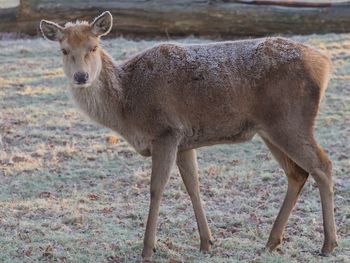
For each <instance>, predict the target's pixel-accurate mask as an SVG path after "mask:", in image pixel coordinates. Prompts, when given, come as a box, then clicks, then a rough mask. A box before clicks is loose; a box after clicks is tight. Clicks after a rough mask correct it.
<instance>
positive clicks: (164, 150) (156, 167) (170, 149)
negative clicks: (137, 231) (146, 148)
mask: <svg viewBox="0 0 350 263" xmlns="http://www.w3.org/2000/svg"><path fill="white" fill-rule="evenodd" d="M178 141H179V139H178V138H177V137H176V135H173V134H168V135H166V136H164V137H162V138H159V139H157V140H156V141H154V142H153V144H152V174H151V203H150V209H149V213H148V219H147V225H146V233H145V238H144V242H143V251H142V257H144V258H150V257H151V256H152V255H153V252H154V250H155V239H156V230H157V221H158V214H159V206H160V202H161V199H162V195H163V191H164V187H165V184H166V183H167V181H168V179H169V176H170V171H171V168H172V166H173V165H174V162H175V159H176V153H177V145H178Z"/></svg>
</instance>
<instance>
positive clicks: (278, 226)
mask: <svg viewBox="0 0 350 263" xmlns="http://www.w3.org/2000/svg"><path fill="white" fill-rule="evenodd" d="M263 140H264V142H265V144H266V145H267V147H268V148H269V149H270V151H271V153H272V155H273V156H274V157H275V159H276V161H277V162H278V163H279V164H280V166H281V167H282V168H283V170H284V172H285V173H286V175H287V177H288V190H287V194H286V196H285V199H284V201H283V204H282V207H281V209H280V211H279V213H278V216H277V218H276V220H275V223H274V224H273V227H272V230H271V232H270V236H269V239H268V241H267V244H266V247H267V248H268V249H269V250H270V251H272V250H274V249H275V248H277V247H278V246H279V245H280V244H281V242H282V239H283V232H284V229H285V227H286V225H287V222H288V218H289V215H290V213H291V211H292V210H293V208H294V206H295V204H296V202H297V199H298V197H299V195H300V192H301V190H302V188H303V186H304V184H305V182H306V180H307V178H308V176H309V174H308V173H307V172H306V171H305V170H304V169H302V168H301V167H300V166H298V165H297V164H296V163H295V162H294V161H292V160H291V159H290V158H289V157H288V156H287V155H286V154H285V153H283V152H282V151H281V150H280V149H278V148H277V147H276V146H275V145H273V144H272V143H271V142H269V141H268V140H267V139H264V138H263Z"/></svg>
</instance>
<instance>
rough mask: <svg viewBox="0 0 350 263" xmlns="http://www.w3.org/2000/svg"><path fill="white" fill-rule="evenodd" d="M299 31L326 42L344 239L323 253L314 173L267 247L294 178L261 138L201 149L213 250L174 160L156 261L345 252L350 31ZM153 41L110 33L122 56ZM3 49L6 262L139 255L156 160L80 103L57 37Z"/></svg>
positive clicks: (325, 132) (0, 103)
mask: <svg viewBox="0 0 350 263" xmlns="http://www.w3.org/2000/svg"><path fill="white" fill-rule="evenodd" d="M293 39H294V40H296V41H301V42H303V43H306V44H309V45H313V46H316V47H318V48H319V49H322V50H325V51H327V52H328V53H329V54H330V55H331V56H332V60H333V64H334V75H333V78H332V80H331V82H330V85H329V88H328V89H327V92H326V95H325V99H324V101H323V102H322V105H321V112H320V114H319V116H318V120H317V125H316V137H317V139H318V141H319V142H320V144H321V145H322V146H323V147H324V148H325V149H326V151H327V153H328V154H329V156H330V158H331V159H332V161H333V167H334V180H335V206H336V221H337V226H338V234H339V238H340V242H339V243H340V247H339V248H338V249H337V250H336V252H335V254H334V255H333V256H331V257H329V258H321V257H319V256H318V254H317V250H319V249H320V247H321V245H322V241H323V229H322V214H321V207H320V201H319V195H318V189H317V187H316V185H315V182H314V180H313V179H311V178H310V179H309V180H308V182H307V184H306V186H305V188H304V190H303V193H302V196H301V198H300V200H299V202H298V204H297V206H296V209H295V211H294V212H293V213H292V216H291V218H290V220H289V223H288V226H287V228H286V233H285V241H284V244H283V246H282V249H281V250H280V251H278V252H274V253H267V252H264V250H263V247H264V244H265V242H266V240H267V237H268V234H269V231H270V229H271V227H272V223H273V221H274V220H275V217H276V216H277V213H278V210H279V208H280V205H281V203H282V200H283V198H284V194H285V192H286V188H287V182H286V177H285V176H284V175H283V172H282V170H281V169H280V168H279V167H278V166H277V164H276V162H275V161H274V160H273V159H272V157H271V154H270V153H269V152H268V151H267V149H266V147H265V146H264V145H263V143H262V142H261V140H260V139H259V138H254V140H253V141H252V142H250V143H245V144H239V145H222V146H214V147H208V148H203V149H200V150H199V151H198V160H199V165H200V181H201V193H202V197H203V201H204V207H205V210H206V213H207V216H208V221H209V225H210V228H211V230H212V232H213V236H214V249H213V253H212V255H211V256H210V255H203V254H201V253H199V252H198V248H199V237H198V233H197V226H196V222H195V218H194V215H193V211H192V206H191V204H190V201H189V198H188V196H187V194H186V191H185V188H184V186H183V184H182V182H181V180H180V178H179V174H178V171H177V170H176V169H174V171H173V174H172V177H171V179H170V182H169V184H168V185H167V187H166V191H165V194H164V199H163V203H162V207H161V212H160V219H159V228H158V230H159V232H158V245H157V248H158V249H157V253H156V255H155V259H156V261H158V262H347V261H348V260H349V257H350V250H349V247H350V227H349V226H350V207H349V203H350V191H349V189H350V161H349V153H350V144H349V136H350V88H349V80H350V35H332V34H330V35H325V36H322V37H321V36H305V37H293ZM181 42H183V43H203V42H210V41H207V40H205V41H204V40H200V39H185V40H181ZM155 44H156V42H155V41H140V42H134V41H128V40H125V39H114V40H107V41H104V42H103V46H104V47H105V48H106V49H107V51H108V52H110V54H111V55H112V56H113V57H114V58H115V60H116V61H117V62H121V61H123V60H125V59H126V58H128V57H130V56H131V55H133V54H135V53H136V52H139V51H141V50H142V49H144V48H147V47H151V46H153V45H155ZM0 48H1V50H2V53H1V54H0V109H1V114H0V181H1V184H0V251H1V252H0V262H38V261H44V262H45V261H49V262H50V261H61V262H108V261H114V262H135V261H137V260H139V255H140V253H141V249H142V237H143V233H144V229H145V223H146V218H147V212H148V211H147V210H148V204H149V201H148V200H149V182H150V167H151V166H150V165H151V163H150V160H149V159H145V158H142V157H140V156H139V155H137V154H136V153H135V152H134V151H133V150H132V149H131V148H130V147H129V146H128V145H127V143H126V142H125V141H123V140H122V139H121V138H113V133H111V132H110V131H108V130H106V129H104V128H101V127H98V126H96V125H95V124H93V123H92V122H90V121H87V120H86V119H85V118H84V117H83V116H82V115H81V114H79V112H78V110H77V109H76V107H75V106H74V105H73V104H72V103H71V100H70V99H69V96H68V93H67V88H66V82H65V79H64V76H63V72H62V69H61V62H60V58H59V55H60V52H59V48H58V46H57V44H55V43H52V42H46V41H44V40H39V39H36V40H30V39H26V40H23V39H22V40H1V41H0ZM214 66H215V65H214ZM111 138H113V139H111Z"/></svg>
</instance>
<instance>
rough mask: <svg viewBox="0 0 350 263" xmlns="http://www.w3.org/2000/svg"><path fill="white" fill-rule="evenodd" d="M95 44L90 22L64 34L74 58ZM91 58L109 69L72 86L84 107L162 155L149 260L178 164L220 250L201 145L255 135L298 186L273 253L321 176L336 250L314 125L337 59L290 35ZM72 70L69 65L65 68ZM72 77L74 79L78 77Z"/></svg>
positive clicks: (328, 234)
mask: <svg viewBox="0 0 350 263" xmlns="http://www.w3.org/2000/svg"><path fill="white" fill-rule="evenodd" d="M110 19H111V18H110ZM102 22H105V21H102ZM93 26H94V25H91V27H93ZM104 26H106V25H105V24H104ZM44 30H45V29H44ZM43 32H44V31H43ZM66 40H67V41H66ZM94 41H95V42H98V37H94V36H93V35H92V34H91V32H89V26H88V25H86V24H85V25H75V26H70V27H68V28H66V29H64V38H63V40H61V45H62V44H64V45H68V46H69V48H70V49H72V52H73V51H74V50H76V49H81V48H82V47H85V46H89V45H90V46H91V42H94ZM81 52H86V51H81ZM91 56H93V57H92V58H94V59H95V61H96V62H93V60H91V62H89V59H87V60H86V61H88V62H86V64H87V66H86V68H87V70H90V72H92V73H94V71H93V70H92V69H90V68H89V67H88V65H89V63H97V64H98V63H100V62H99V61H101V68H97V69H95V70H99V72H98V74H97V77H96V79H93V80H91V81H92V82H91V84H89V85H88V86H84V87H81V88H80V87H74V86H71V91H72V93H73V97H74V99H75V100H76V102H77V104H78V105H79V106H80V108H81V109H82V110H83V112H85V113H86V114H87V115H88V116H90V117H91V118H92V119H93V120H94V121H96V122H98V123H100V124H102V125H104V126H106V127H108V128H110V129H112V130H114V131H116V132H118V133H120V134H121V135H122V136H123V137H124V138H125V139H126V140H127V141H128V142H129V143H130V144H131V145H132V146H133V147H134V148H135V149H136V151H138V152H139V153H140V154H142V155H144V156H152V175H151V204H150V212H149V217H148V221H147V227H146V234H145V239H144V250H143V253H142V255H143V256H144V257H150V256H151V255H152V253H153V250H154V247H155V235H156V234H155V233H156V225H157V217H158V212H159V206H160V201H161V197H162V193H163V190H164V186H165V184H166V182H167V180H168V178H169V174H170V170H171V167H172V165H173V163H175V161H176V160H177V161H176V162H177V165H178V167H179V169H180V173H181V176H182V178H183V181H184V183H185V185H186V188H187V191H188V192H189V194H190V197H191V200H192V203H193V207H194V211H195V215H196V219H197V222H198V228H199V232H200V237H201V249H202V250H205V251H209V250H210V247H211V234H210V231H209V228H208V225H207V220H206V218H205V214H204V211H203V208H202V205H201V201H200V197H199V185H198V174H197V162H196V157H195V150H194V149H195V148H198V147H202V146H208V145H213V144H220V143H238V142H244V141H248V140H250V139H251V138H252V137H253V136H254V135H255V134H259V135H260V136H261V137H262V138H263V139H264V141H265V142H266V144H267V146H268V147H269V148H270V150H271V151H272V153H273V155H274V156H275V157H276V159H277V161H278V162H279V163H280V165H281V166H282V167H283V169H284V170H285V171H286V174H287V176H288V185H289V186H288V192H287V195H286V198H285V201H284V203H283V206H282V208H281V211H280V213H279V215H278V217H277V219H276V222H275V224H274V227H273V229H272V231H271V234H270V238H269V241H268V244H267V247H268V248H270V249H275V248H276V246H277V245H279V244H280V242H281V240H282V234H283V229H284V227H285V225H286V223H287V219H288V216H289V214H290V212H291V210H292V209H293V207H294V204H295V202H296V200H297V198H298V196H299V194H300V191H301V189H302V186H303V185H304V183H305V181H306V179H307V177H308V174H311V175H312V176H313V177H314V178H315V179H316V181H317V183H318V185H319V188H320V193H321V200H322V206H323V216H324V228H325V243H324V247H323V249H322V251H323V252H324V253H330V252H331V251H332V250H333V248H334V247H335V246H336V232H335V224H334V214H333V210H334V209H333V190H332V177H331V170H330V162H329V160H328V158H327V157H326V155H325V153H324V152H323V151H322V149H321V148H320V147H319V146H318V145H317V143H316V142H315V140H314V137H313V126H314V120H315V118H316V114H317V111H318V107H319V103H320V99H321V97H322V95H323V93H324V90H325V89H326V86H327V83H328V80H329V72H330V67H331V63H330V60H329V59H328V58H327V57H326V56H324V55H323V54H321V53H320V52H318V51H316V50H314V49H312V48H310V47H307V46H305V45H302V44H299V43H296V42H293V41H290V40H287V39H284V38H265V39H254V40H245V41H234V42H222V43H214V44H208V45H178V44H161V45H158V46H156V47H153V48H151V49H148V50H145V51H143V52H141V53H140V54H138V55H136V56H134V57H133V58H131V59H130V60H128V61H126V62H125V63H123V64H122V65H115V64H114V63H113V61H112V59H111V58H110V57H109V56H108V55H107V54H106V53H105V51H103V50H102V49H101V48H100V49H99V50H98V52H97V53H96V54H93V55H91ZM70 66H71V64H70V63H69V62H67V61H64V67H70ZM77 67H78V68H79V67H80V66H79V65H77ZM67 71H68V70H66V71H65V72H67ZM67 76H68V78H69V77H70V76H71V75H70V73H69V71H68V74H67Z"/></svg>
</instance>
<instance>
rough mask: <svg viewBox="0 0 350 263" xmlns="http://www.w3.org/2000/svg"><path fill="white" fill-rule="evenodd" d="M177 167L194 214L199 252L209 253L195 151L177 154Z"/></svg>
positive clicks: (208, 233) (209, 243)
mask: <svg viewBox="0 0 350 263" xmlns="http://www.w3.org/2000/svg"><path fill="white" fill-rule="evenodd" d="M177 166H178V167H179V170H180V174H181V177H182V180H183V182H184V184H185V186H186V190H187V192H188V194H189V196H190V198H191V202H192V206H193V210H194V214H195V216H196V220H197V225H198V231H199V236H200V240H201V244H200V250H201V251H205V252H210V251H211V245H212V241H211V233H210V230H209V227H208V222H207V218H206V216H205V213H204V210H203V206H202V201H201V198H200V196H199V181H198V165H197V157H196V151H195V150H188V151H182V152H178V154H177Z"/></svg>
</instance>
